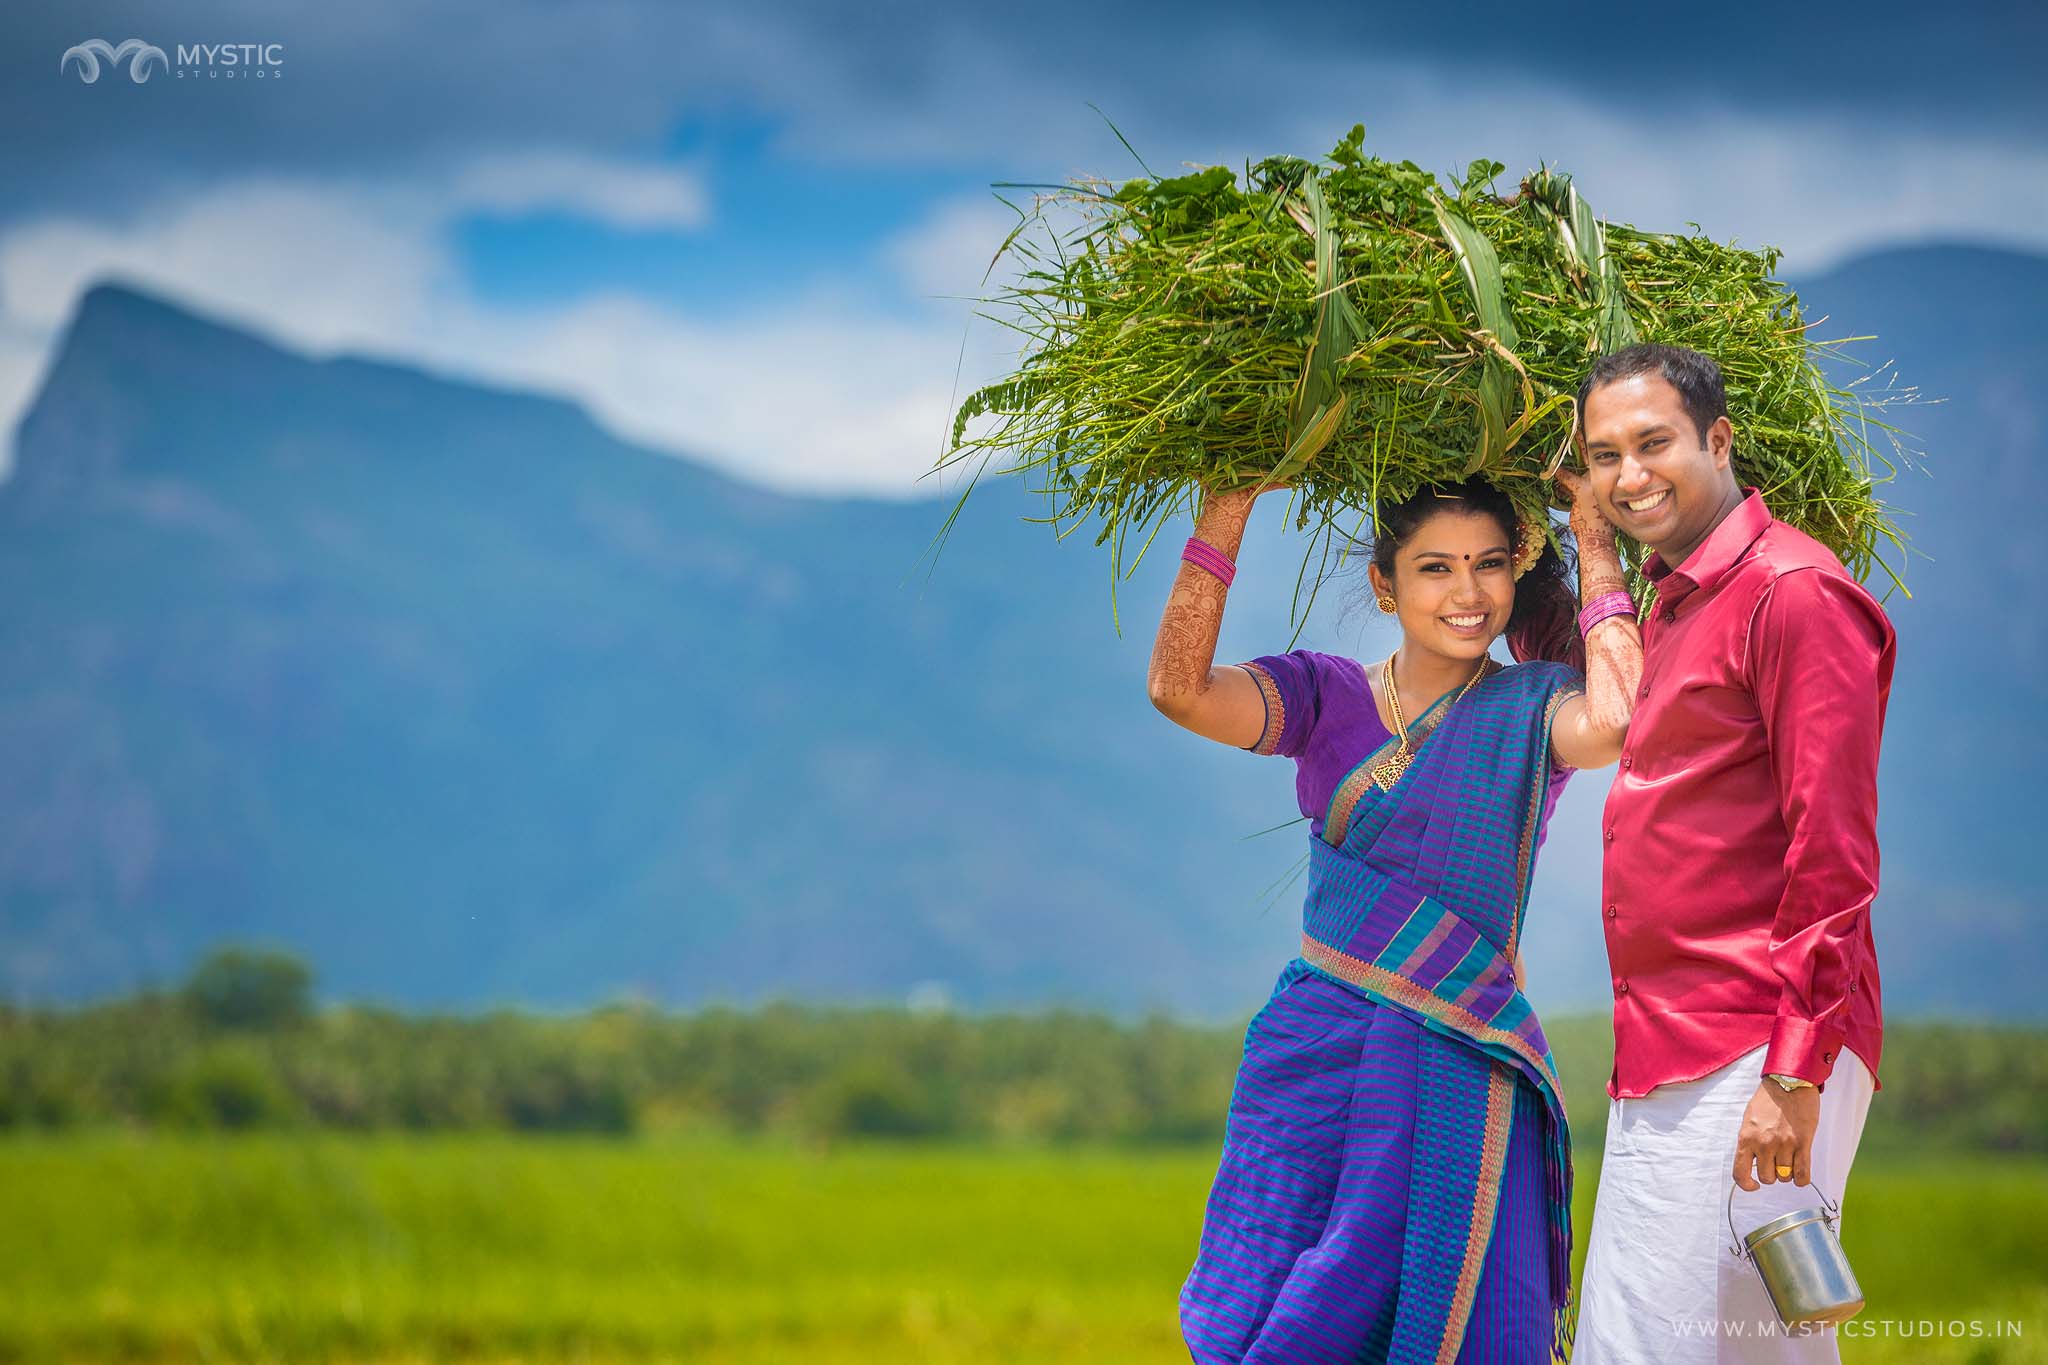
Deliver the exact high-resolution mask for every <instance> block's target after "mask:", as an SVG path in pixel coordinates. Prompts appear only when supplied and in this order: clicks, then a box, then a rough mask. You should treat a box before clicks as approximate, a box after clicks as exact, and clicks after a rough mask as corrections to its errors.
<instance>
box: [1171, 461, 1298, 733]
mask: <svg viewBox="0 0 2048 1365" xmlns="http://www.w3.org/2000/svg"><path fill="white" fill-rule="evenodd" d="M1284 486H1285V485H1281V484H1269V485H1267V486H1266V487H1265V488H1244V489H1238V490H1236V491H1233V492H1229V493H1218V492H1213V491H1207V492H1205V493H1204V494H1203V500H1202V507H1201V511H1200V513H1199V514H1198V515H1197V517H1196V519H1195V536H1196V538H1197V539H1199V540H1202V541H1206V542H1207V543H1208V544H1210V545H1212V546H1214V547H1215V548H1216V549H1218V550H1220V551H1221V552H1222V553H1223V555H1224V557H1225V558H1227V559H1230V560H1232V561H1233V562H1234V561H1235V560H1236V559H1237V552H1238V549H1239V547H1240V546H1241V545H1242V543H1243V541H1244V528H1245V523H1246V522H1247V521H1249V520H1250V519H1251V513H1252V504H1253V503H1254V502H1255V501H1257V499H1258V496H1259V494H1260V493H1262V492H1265V491H1267V489H1268V488H1276V487H1284ZM1229 591H1230V590H1229V589H1228V588H1227V587H1225V586H1224V583H1223V580H1222V579H1220V578H1218V577H1217V576H1216V575H1215V574H1213V573H1211V572H1209V570H1207V569H1205V568H1203V567H1201V566H1200V565H1198V564H1190V563H1188V562H1186V561H1182V563H1181V566H1180V573H1179V574H1178V575H1177V576H1176V577H1175V578H1174V580H1173V593H1172V595H1171V596H1169V597H1168V598H1167V600H1166V610H1165V611H1164V612H1163V613H1162V614H1161V615H1160V618H1159V635H1158V637H1157V638H1156V639H1154V640H1153V642H1152V666H1151V668H1150V669H1149V670H1148V672H1147V673H1146V678H1145V688H1146V691H1147V693H1148V694H1149V695H1150V696H1151V698H1152V704H1153V705H1154V706H1155V707H1157V708H1158V709H1159V711H1160V713H1161V714H1162V715H1164V716H1166V717H1167V718H1168V719H1169V720H1171V721H1173V722H1174V724H1176V725H1179V726H1181V727H1183V728H1185V729H1188V730H1192V731H1194V732H1195V733H1196V734H1198V735H1201V736H1203V737H1204V738H1206V739H1213V740H1215V741H1217V742H1218V743H1220V744H1228V745H1231V746H1233V747H1235V748H1239V749H1247V748H1250V747H1251V746H1252V745H1253V744H1256V743H1257V742H1258V739H1259V736H1260V734H1262V733H1263V732H1264V730H1265V728H1266V703H1265V701H1264V699H1263V698H1262V697H1261V696H1260V695H1259V685H1258V684H1257V683H1256V682H1254V681H1253V680H1252V676H1251V674H1249V673H1247V672H1245V671H1244V670H1243V669H1242V668H1237V667H1234V666H1231V665H1225V666H1224V667H1222V668H1217V667H1216V666H1215V662H1216V635H1217V632H1218V631H1219V630H1220V629H1221V628H1222V625H1223V602H1224V598H1225V596H1226V595H1227V594H1228V593H1229Z"/></svg>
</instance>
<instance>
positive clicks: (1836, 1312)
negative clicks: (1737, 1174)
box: [1728, 1181, 1863, 1327]
mask: <svg viewBox="0 0 2048 1365" xmlns="http://www.w3.org/2000/svg"><path fill="white" fill-rule="evenodd" d="M1740 1188H1741V1186H1739V1185H1737V1184H1735V1183H1734V1182H1733V1181H1730V1182H1729V1184H1728V1235H1729V1236H1730V1237H1731V1238H1733V1237H1735V1236H1737V1233H1736V1231H1735V1191H1736V1190H1738V1189H1740ZM1821 1205H1822V1207H1820V1208H1817V1209H1799V1210H1797V1211H1795V1212H1793V1213H1787V1214H1783V1215H1781V1216H1779V1217H1777V1218H1773V1219H1772V1220H1771V1221H1770V1222H1768V1223H1765V1224H1763V1225H1762V1226H1761V1227H1758V1228H1755V1229H1753V1230H1752V1231H1751V1232H1750V1233H1749V1234H1748V1235H1747V1236H1744V1237H1742V1239H1741V1242H1742V1244H1741V1245H1740V1246H1737V1245H1735V1244H1734V1243H1733V1242H1731V1243H1730V1244H1729V1247H1728V1250H1729V1251H1731V1252H1733V1253H1734V1254H1735V1255H1736V1256H1737V1257H1740V1258H1742V1259H1745V1260H1747V1261H1748V1262H1749V1263H1750V1264H1751V1265H1753V1266H1755V1267H1756V1273H1757V1274H1758V1275H1760V1276H1762V1277H1763V1282H1764V1290H1765V1292H1766V1293H1768V1294H1769V1295H1770V1296H1771V1306H1772V1307H1773V1308H1775V1309H1777V1310H1778V1318H1779V1320H1780V1321H1782V1322H1783V1323H1784V1324H1785V1325H1786V1326H1787V1327H1797V1326H1799V1325H1800V1324H1801V1323H1809V1322H1813V1323H1819V1322H1841V1321H1843V1320H1845V1319H1847V1318H1853V1317H1855V1316H1856V1315H1857V1314H1858V1313H1860V1312H1862V1311H1863V1289H1862V1287H1861V1286H1860V1285H1858V1284H1857V1283H1856V1272H1855V1271H1853V1270H1851V1269H1850V1268H1849V1257H1848V1255H1847V1253H1845V1252H1844V1251H1843V1250H1842V1243H1841V1240H1840V1239H1839V1238H1838V1237H1836V1235H1835V1220H1836V1219H1837V1218H1839V1217H1840V1216H1841V1213H1842V1209H1841V1206H1840V1205H1838V1204H1832V1203H1830V1202H1829V1201H1828V1197H1827V1196H1826V1195H1821Z"/></svg>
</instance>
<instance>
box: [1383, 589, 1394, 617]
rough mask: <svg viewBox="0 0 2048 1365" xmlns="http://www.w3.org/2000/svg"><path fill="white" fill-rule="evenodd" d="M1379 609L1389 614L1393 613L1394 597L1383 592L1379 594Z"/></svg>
mask: <svg viewBox="0 0 2048 1365" xmlns="http://www.w3.org/2000/svg"><path fill="white" fill-rule="evenodd" d="M1380 610H1381V611H1383V612H1385V613H1386V614H1387V615H1389V616H1392V615H1393V614H1394V599H1393V596H1392V595H1391V594H1389V593H1384V592H1383V593H1381V594H1380Z"/></svg>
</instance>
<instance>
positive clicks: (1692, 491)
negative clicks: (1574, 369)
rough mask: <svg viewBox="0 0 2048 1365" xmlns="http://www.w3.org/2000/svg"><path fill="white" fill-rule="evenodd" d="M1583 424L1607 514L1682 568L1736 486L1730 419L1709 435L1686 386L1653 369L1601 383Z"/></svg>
mask: <svg viewBox="0 0 2048 1365" xmlns="http://www.w3.org/2000/svg"><path fill="white" fill-rule="evenodd" d="M1580 423H1581V428H1582V432H1583V436H1584V440H1585V456H1586V472H1587V474H1588V475H1589V477H1590V478H1591V479H1592V481H1593V496H1594V497H1595V498H1596V499H1597V500H1598V502H1599V504H1600V510H1601V512H1603V513H1604V514H1605V515H1606V517H1607V519H1608V520H1609V521H1611V522H1613V523H1614V524H1615V526H1616V527H1617V528H1618V529H1620V530H1622V531H1625V532H1627V533H1628V534H1629V535H1631V536H1634V537H1635V538H1636V539H1637V540H1639V541H1641V542H1642V543H1643V544H1645V545H1647V546H1649V547H1650V548H1651V549H1653V550H1656V551H1657V552H1659V553H1660V554H1662V555H1664V558H1665V561H1666V562H1667V563H1669V564H1671V565H1672V566H1673V567H1676V566H1677V565H1678V564H1679V563H1680V562H1682V559H1683V556H1684V555H1687V554H1690V553H1691V552H1692V551H1693V549H1694V548H1695V547H1697V546H1698V545H1699V543H1700V542H1701V541H1703V540H1705V539H1706V537H1707V533H1708V532H1710V531H1711V530H1713V528H1714V526H1715V524H1716V522H1717V521H1718V520H1719V517H1720V514H1721V511H1722V508H1723V507H1724V506H1725V505H1726V503H1727V498H1728V493H1729V490H1730V489H1731V488H1732V487H1733V486H1734V485H1733V479H1732V476H1731V475H1730V473H1729V468H1728V456H1729V451H1730V448H1731V447H1732V445H1733V443H1734V435H1733V431H1732V429H1731V428H1730V427H1729V425H1728V419H1727V418H1726V417H1719V418H1716V419H1715V420H1714V424H1713V425H1712V426H1710V427H1708V428H1707V431H1706V439H1705V440H1704V441H1702V440H1701V438H1700V432H1699V429H1698V428H1697V427H1695V426H1694V425H1693V422H1692V417H1691V416H1690V415H1689V414H1688V413H1687V412H1686V410H1685V403H1684V400H1683V399H1681V398H1680V397H1679V393H1678V390H1677V389H1676V388H1674V387H1672V384H1671V381H1670V380H1668V379H1666V378H1665V377H1664V376H1663V375H1661V374H1657V373H1655V372H1654V371H1653V372H1651V373H1649V374H1637V375H1630V376H1629V377H1628V378H1626V379H1617V380H1615V381H1614V382H1613V383H1611V384H1602V385H1601V386H1600V387H1599V388H1597V389H1594V390H1593V391H1592V392H1591V393H1589V394H1587V395H1586V407H1585V411H1584V412H1582V413H1581V414H1580ZM1674 554H1676V555H1678V556H1679V557H1678V558H1673V555H1674Z"/></svg>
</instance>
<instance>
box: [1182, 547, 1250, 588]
mask: <svg viewBox="0 0 2048 1365" xmlns="http://www.w3.org/2000/svg"><path fill="white" fill-rule="evenodd" d="M1180 557H1181V558H1182V559H1185V560H1186V561H1187V562H1188V563H1190V564H1194V565H1197V566H1199V567H1201V568H1204V569H1207V570H1208V571H1209V572H1210V573H1212V574H1215V575H1216V576H1217V577H1218V578H1220V579H1222V580H1223V586H1224V587H1226V588H1227V587H1229V586H1230V580H1231V579H1233V578H1235V577H1237V565H1235V564H1233V563H1231V562H1230V557H1229V556H1228V555H1226V554H1224V553H1223V551H1221V550H1219V549H1217V548H1216V547H1215V546H1214V545H1211V544H1210V543H1209V542H1208V541H1206V540H1198V539H1196V538H1195V537H1194V536H1189V537H1188V543H1187V545H1186V546H1185V547H1184V548H1183V549H1182V550H1181V552H1180Z"/></svg>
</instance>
